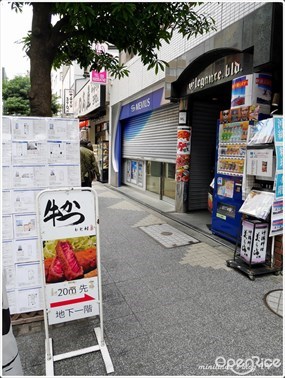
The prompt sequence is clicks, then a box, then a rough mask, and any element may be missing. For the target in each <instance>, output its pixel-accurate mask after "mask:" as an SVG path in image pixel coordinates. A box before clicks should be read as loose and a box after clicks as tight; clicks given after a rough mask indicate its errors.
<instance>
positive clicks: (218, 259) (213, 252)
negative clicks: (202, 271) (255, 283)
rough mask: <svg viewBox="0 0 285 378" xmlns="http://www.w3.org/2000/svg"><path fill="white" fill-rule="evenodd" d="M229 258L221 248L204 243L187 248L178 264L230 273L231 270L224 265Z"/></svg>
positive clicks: (226, 252)
mask: <svg viewBox="0 0 285 378" xmlns="http://www.w3.org/2000/svg"><path fill="white" fill-rule="evenodd" d="M230 258H232V255H231V254H230V253H229V252H228V251H226V248H224V247H222V246H221V247H211V246H210V245H208V244H206V243H199V244H194V245H191V246H190V247H189V249H188V251H187V253H186V255H185V256H184V257H183V259H182V261H180V264H189V265H191V266H197V265H198V266H201V267H204V268H209V267H212V268H214V269H225V270H228V271H232V268H228V267H227V265H226V260H227V259H230Z"/></svg>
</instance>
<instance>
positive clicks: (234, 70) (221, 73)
mask: <svg viewBox="0 0 285 378" xmlns="http://www.w3.org/2000/svg"><path fill="white" fill-rule="evenodd" d="M207 71H209V69H207ZM241 71H242V67H241V64H240V63H239V62H236V61H234V62H232V63H229V64H226V65H225V67H224V69H220V70H218V71H215V72H213V73H204V74H201V75H199V76H197V77H195V78H194V79H193V80H192V81H191V82H190V83H189V90H190V91H191V92H193V91H195V90H197V89H203V88H204V87H206V86H207V85H209V84H214V83H216V82H218V81H221V80H223V79H225V78H230V77H232V76H235V75H237V74H238V73H239V72H241Z"/></svg>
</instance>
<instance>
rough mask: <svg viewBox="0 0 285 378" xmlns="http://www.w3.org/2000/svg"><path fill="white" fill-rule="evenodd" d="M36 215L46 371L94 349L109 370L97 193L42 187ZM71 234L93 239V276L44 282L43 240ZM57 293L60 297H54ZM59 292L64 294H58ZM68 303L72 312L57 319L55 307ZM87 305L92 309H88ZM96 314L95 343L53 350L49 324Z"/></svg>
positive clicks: (59, 239) (63, 308)
mask: <svg viewBox="0 0 285 378" xmlns="http://www.w3.org/2000/svg"><path fill="white" fill-rule="evenodd" d="M37 217H38V235H39V238H38V240H39V248H40V251H41V273H42V278H43V294H44V295H43V302H44V325H45V361H46V375H47V376H53V375H54V362H56V361H60V360H64V359H67V358H72V357H75V356H80V355H83V354H86V353H91V352H96V351H100V352H101V355H102V358H103V361H104V364H105V368H106V372H107V374H109V373H113V372H114V368H113V364H112V361H111V358H110V355H109V351H108V348H107V346H106V343H105V341H104V331H103V304H102V286H101V268H100V230H99V208H98V196H97V193H96V191H95V190H94V189H91V188H61V189H55V190H52V189H46V190H43V191H42V192H40V193H39V194H38V196H37ZM74 237H75V238H76V240H81V238H82V240H89V241H90V240H91V241H93V240H96V260H97V276H93V277H91V278H90V277H88V278H85V277H84V276H83V277H82V274H81V276H80V277H78V278H75V279H73V280H72V279H69V280H68V279H65V280H64V281H63V282H62V281H61V282H55V283H54V282H53V283H47V282H46V276H45V256H44V244H45V243H48V242H50V243H54V244H53V245H55V244H56V243H65V242H66V239H68V240H73V239H72V238H74ZM88 238H91V239H88ZM92 238H93V239H92ZM74 240H75V239H74ZM45 245H46V244H45ZM61 245H62V244H61ZM65 245H66V244H65ZM57 248H58V244H57V247H56V251H58V249H57ZM54 253H55V251H54ZM56 253H57V252H56ZM72 253H73V252H71V254H72ZM55 258H56V257H54V259H55ZM81 268H82V267H81ZM69 278H70V277H69ZM79 287H80V288H82V287H84V288H85V292H84V293H83V292H82V291H81V292H80V290H78V288H79ZM89 289H90V290H89ZM86 291H87V293H86ZM59 293H60V295H61V298H59V297H58V296H59ZM62 296H63V297H64V298H62ZM85 300H87V301H89V302H88V309H89V311H88V312H87V314H86V313H84V310H83V306H84V301H85ZM56 301H57V303H56ZM70 304H72V305H73V306H74V312H73V313H72V315H71V316H70V315H69V318H68V319H65V320H62V319H59V318H58V316H57V314H58V313H59V310H60V311H61V313H63V314H65V311H67V310H66V308H67V307H68V306H69V307H70ZM90 308H91V309H92V310H91V311H90ZM74 314H78V315H74ZM97 315H99V318H100V326H99V327H95V328H94V332H95V335H96V338H97V341H98V344H97V345H92V346H89V347H86V348H83V349H78V350H73V351H68V352H66V353H62V354H57V355H54V354H53V345H52V338H50V337H49V326H50V325H52V324H58V323H63V322H65V321H72V320H77V319H82V318H85V317H91V316H97ZM95 335H94V336H95Z"/></svg>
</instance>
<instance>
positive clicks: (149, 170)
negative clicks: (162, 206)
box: [146, 161, 175, 201]
mask: <svg viewBox="0 0 285 378" xmlns="http://www.w3.org/2000/svg"><path fill="white" fill-rule="evenodd" d="M146 190H147V191H149V192H152V193H155V194H157V195H158V196H159V199H163V200H165V201H167V200H171V199H172V200H174V199H175V164H173V163H161V162H157V161H147V162H146Z"/></svg>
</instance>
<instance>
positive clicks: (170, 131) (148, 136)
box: [123, 105, 178, 163]
mask: <svg viewBox="0 0 285 378" xmlns="http://www.w3.org/2000/svg"><path fill="white" fill-rule="evenodd" d="M177 125H178V106H177V105H171V106H169V107H167V108H164V109H159V110H155V111H153V112H149V113H146V114H142V115H139V116H136V117H133V118H130V119H128V120H126V122H125V123H124V127H123V157H124V158H132V157H133V158H137V157H138V156H139V157H140V158H141V159H142V160H144V157H147V158H148V159H151V158H153V159H155V160H158V159H160V160H161V161H164V160H167V161H172V162H174V163H175V161H176V143H177Z"/></svg>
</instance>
